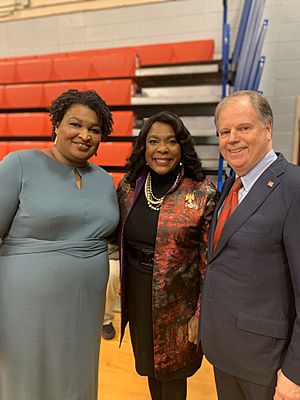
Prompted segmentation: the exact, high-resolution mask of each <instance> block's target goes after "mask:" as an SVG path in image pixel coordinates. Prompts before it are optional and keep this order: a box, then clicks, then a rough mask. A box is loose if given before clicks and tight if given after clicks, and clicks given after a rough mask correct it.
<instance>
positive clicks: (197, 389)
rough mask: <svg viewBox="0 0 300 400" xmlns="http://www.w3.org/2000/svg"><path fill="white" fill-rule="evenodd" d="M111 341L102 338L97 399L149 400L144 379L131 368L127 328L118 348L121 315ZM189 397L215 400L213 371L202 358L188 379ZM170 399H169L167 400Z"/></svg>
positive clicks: (131, 358) (117, 316)
mask: <svg viewBox="0 0 300 400" xmlns="http://www.w3.org/2000/svg"><path fill="white" fill-rule="evenodd" d="M114 327H115V328H116V331H117V335H116V337H115V338H114V339H113V340H103V339H102V341H101V354H100V369H99V396H98V399H99V400H150V395H149V392H148V387H147V378H146V377H143V376H139V375H138V374H137V373H136V372H135V369H134V359H133V354H132V349H131V344H130V338H129V333H128V328H127V329H126V334H125V337H124V340H123V343H122V347H121V348H119V332H120V329H119V328H120V314H119V313H115V320H114ZM187 398H188V400H217V396H216V391H215V386H214V380H213V371H212V367H211V365H210V364H209V363H208V361H207V360H205V359H204V361H203V363H202V367H201V368H200V370H199V371H197V373H196V374H195V375H194V376H192V377H191V378H189V379H188V397H187ZM170 400H171V399H170Z"/></svg>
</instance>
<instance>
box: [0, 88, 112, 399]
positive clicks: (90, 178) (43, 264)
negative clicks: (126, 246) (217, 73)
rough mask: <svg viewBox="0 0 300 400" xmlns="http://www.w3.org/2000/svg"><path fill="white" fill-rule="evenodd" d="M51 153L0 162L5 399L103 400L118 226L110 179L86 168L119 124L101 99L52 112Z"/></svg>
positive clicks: (0, 376)
mask: <svg viewBox="0 0 300 400" xmlns="http://www.w3.org/2000/svg"><path fill="white" fill-rule="evenodd" d="M49 113H50V116H51V120H52V124H53V137H54V139H55V141H54V145H53V147H52V148H49V149H45V150H43V151H40V150H23V151H16V152H13V153H10V154H9V155H8V156H6V157H5V159H4V160H3V161H1V162H0V210H1V212H0V238H1V239H2V245H1V247H0V399H1V400H96V399H97V387H98V357H99V345H100V335H101V328H102V322H103V312H104V303H105V289H106V283H107V278H108V256H107V242H106V238H107V237H108V236H109V235H110V234H111V233H112V232H113V231H114V229H115V228H116V226H117V224H118V218H119V215H118V204H117V199H116V194H115V189H114V186H113V182H112V179H111V177H110V176H109V174H108V173H107V172H105V171H104V170H103V169H102V168H100V167H98V166H96V165H95V164H93V163H90V162H88V160H89V158H90V157H92V156H93V155H94V154H95V153H96V151H97V149H98V146H99V143H100V141H101V137H102V138H103V137H105V136H107V135H108V134H110V133H111V130H112V117H111V113H110V111H109V109H108V107H107V105H106V104H105V102H104V101H103V100H102V99H101V98H100V97H99V96H98V94H97V93H96V92H94V91H84V92H78V91H76V90H70V91H68V92H66V93H63V94H62V95H61V96H59V97H58V98H57V99H56V100H55V101H54V102H53V103H52V105H51V107H50V110H49Z"/></svg>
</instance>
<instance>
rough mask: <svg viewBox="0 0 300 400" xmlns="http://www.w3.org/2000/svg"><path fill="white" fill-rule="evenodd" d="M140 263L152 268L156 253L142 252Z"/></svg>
mask: <svg viewBox="0 0 300 400" xmlns="http://www.w3.org/2000/svg"><path fill="white" fill-rule="evenodd" d="M140 263H141V264H144V265H147V266H149V267H152V266H153V263H154V253H153V252H152V251H151V250H140Z"/></svg>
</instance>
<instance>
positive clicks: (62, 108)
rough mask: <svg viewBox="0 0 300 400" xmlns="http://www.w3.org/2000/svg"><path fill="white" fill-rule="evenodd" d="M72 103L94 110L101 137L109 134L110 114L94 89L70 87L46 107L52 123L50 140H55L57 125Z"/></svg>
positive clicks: (111, 121) (110, 129) (110, 126)
mask: <svg viewBox="0 0 300 400" xmlns="http://www.w3.org/2000/svg"><path fill="white" fill-rule="evenodd" d="M74 104H81V105H84V106H86V107H88V108H90V109H91V110H93V111H95V113H96V115H97V118H98V122H99V125H100V129H101V138H102V139H106V138H107V137H108V135H110V134H111V132H112V124H113V119H112V114H111V111H110V109H109V108H108V106H107V104H106V103H105V101H104V100H103V99H102V98H101V97H100V96H99V95H98V93H97V92H96V91H95V90H84V91H79V90H77V89H70V90H68V91H67V92H64V93H62V94H61V95H60V96H58V97H57V98H56V99H55V100H53V102H52V103H51V106H50V108H49V109H48V112H49V115H50V119H51V123H52V140H55V137H56V133H55V129H56V128H57V125H58V124H59V123H60V122H61V121H62V120H63V118H64V115H65V113H66V111H67V110H68V109H69V108H70V107H71V106H72V105H74Z"/></svg>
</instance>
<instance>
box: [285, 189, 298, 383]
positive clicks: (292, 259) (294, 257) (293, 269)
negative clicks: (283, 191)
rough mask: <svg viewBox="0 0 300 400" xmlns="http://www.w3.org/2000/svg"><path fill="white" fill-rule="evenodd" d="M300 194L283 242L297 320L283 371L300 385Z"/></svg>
mask: <svg viewBox="0 0 300 400" xmlns="http://www.w3.org/2000/svg"><path fill="white" fill-rule="evenodd" d="M299 204H300V192H298V193H297V194H296V196H295V197H294V199H293V202H292V204H291V207H290V209H289V212H288V215H287V218H286V221H285V227H284V232H283V242H284V247H285V252H286V255H287V259H288V265H289V270H290V274H291V280H292V285H293V289H294V299H295V300H294V302H295V314H296V317H295V320H294V324H293V329H292V336H291V341H290V343H289V346H288V350H287V353H286V355H285V357H284V360H283V365H282V371H283V373H284V375H285V376H287V377H288V378H289V379H291V380H292V381H293V382H295V383H296V384H298V385H300V261H299V260H300V258H299V256H300V254H299V236H300V210H299Z"/></svg>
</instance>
